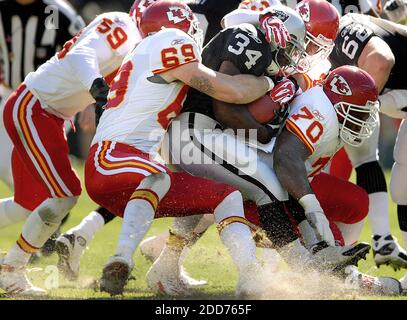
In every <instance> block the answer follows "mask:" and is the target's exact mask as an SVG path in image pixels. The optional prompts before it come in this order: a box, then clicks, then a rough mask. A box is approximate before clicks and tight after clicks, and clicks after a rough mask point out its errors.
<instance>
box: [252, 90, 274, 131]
mask: <svg viewBox="0 0 407 320" xmlns="http://www.w3.org/2000/svg"><path fill="white" fill-rule="evenodd" d="M280 107H281V106H280V104H279V103H277V102H274V101H273V100H271V98H270V95H269V94H268V93H266V94H265V95H264V96H263V97H261V98H260V99H257V100H255V101H253V102H251V103H249V104H248V106H247V108H248V109H249V112H250V114H251V115H252V116H253V118H254V119H256V120H257V121H258V122H260V123H262V124H266V123H269V122H270V121H272V120H273V119H274V116H275V112H276V111H277V110H278V109H280Z"/></svg>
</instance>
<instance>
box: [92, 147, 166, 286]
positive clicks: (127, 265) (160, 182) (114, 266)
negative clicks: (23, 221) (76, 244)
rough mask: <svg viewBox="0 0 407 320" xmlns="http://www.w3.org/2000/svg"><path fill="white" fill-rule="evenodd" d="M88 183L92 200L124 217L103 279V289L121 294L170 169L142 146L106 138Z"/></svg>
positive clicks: (95, 150) (96, 149)
mask: <svg viewBox="0 0 407 320" xmlns="http://www.w3.org/2000/svg"><path fill="white" fill-rule="evenodd" d="M94 159H98V161H97V162H96V163H95V160H94ZM129 159H131V160H129ZM85 184H86V189H87V191H88V194H89V196H90V197H91V198H92V200H94V201H95V202H96V203H98V204H99V205H100V206H102V207H104V208H106V209H108V210H109V211H110V212H112V213H114V214H116V215H119V216H123V217H124V219H123V223H122V229H121V232H120V236H119V241H118V246H117V249H116V254H115V255H114V256H112V257H111V258H110V259H109V261H108V262H107V264H106V265H105V267H104V269H103V275H102V279H101V290H103V291H107V292H109V293H111V294H120V293H122V292H123V288H124V286H125V284H126V282H127V278H128V276H129V274H130V272H131V270H132V268H133V265H134V263H133V254H134V251H135V250H136V248H137V246H138V245H139V243H140V242H141V240H142V239H143V237H144V235H145V233H146V232H147V231H148V228H149V226H150V224H151V222H152V220H153V219H154V215H155V211H156V208H157V206H158V203H159V202H160V200H161V199H162V198H163V197H164V195H165V194H166V193H167V191H168V188H169V187H170V176H169V172H168V171H167V169H166V168H165V167H164V166H162V165H160V164H158V163H155V162H153V161H150V159H149V155H148V154H145V153H144V152H142V151H140V150H137V149H135V148H133V147H131V146H129V145H125V144H120V143H115V142H108V141H105V142H100V143H98V144H96V145H94V146H92V148H91V150H90V153H89V156H88V159H87V162H86V167H85Z"/></svg>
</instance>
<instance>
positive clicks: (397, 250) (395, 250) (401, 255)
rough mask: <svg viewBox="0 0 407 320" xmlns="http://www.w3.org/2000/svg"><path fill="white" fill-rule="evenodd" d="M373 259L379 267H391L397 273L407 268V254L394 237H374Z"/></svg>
mask: <svg viewBox="0 0 407 320" xmlns="http://www.w3.org/2000/svg"><path fill="white" fill-rule="evenodd" d="M372 239H373V258H374V261H375V263H376V266H377V267H380V266H381V265H383V264H385V265H390V266H392V267H393V269H394V270H395V271H397V270H399V269H401V268H407V253H406V251H405V250H404V249H403V248H402V247H401V246H400V245H399V244H398V242H397V239H396V238H395V237H393V236H392V235H390V234H389V235H387V236H380V235H374V236H372Z"/></svg>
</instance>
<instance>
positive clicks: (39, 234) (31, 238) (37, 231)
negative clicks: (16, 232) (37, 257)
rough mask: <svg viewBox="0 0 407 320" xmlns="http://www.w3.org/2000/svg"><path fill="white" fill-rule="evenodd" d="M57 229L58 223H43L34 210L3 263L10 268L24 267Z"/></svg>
mask: <svg viewBox="0 0 407 320" xmlns="http://www.w3.org/2000/svg"><path fill="white" fill-rule="evenodd" d="M58 227H59V223H49V222H47V223H44V221H43V220H42V219H41V218H40V216H39V214H38V212H37V211H36V210H35V211H34V212H33V213H32V214H30V216H29V217H28V219H27V221H26V223H25V224H24V227H23V232H22V233H21V236H20V238H19V239H18V240H17V243H16V244H14V246H13V247H12V248H11V249H10V250H9V252H8V253H7V255H6V257H5V258H4V263H5V264H9V265H12V266H25V265H26V264H27V263H28V260H29V259H30V256H31V254H33V253H35V252H37V251H38V250H39V249H40V248H41V247H42V246H43V245H44V243H45V242H46V241H47V240H48V239H49V237H50V236H51V235H52V234H53V233H54V232H55V231H56V230H57V229H58Z"/></svg>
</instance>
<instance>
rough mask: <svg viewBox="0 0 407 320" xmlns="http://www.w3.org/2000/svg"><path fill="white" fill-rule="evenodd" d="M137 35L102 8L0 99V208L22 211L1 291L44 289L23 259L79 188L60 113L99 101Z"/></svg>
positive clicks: (125, 20)
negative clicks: (8, 191) (1, 147)
mask: <svg viewBox="0 0 407 320" xmlns="http://www.w3.org/2000/svg"><path fill="white" fill-rule="evenodd" d="M140 39H141V38H140V35H139V33H138V30H137V26H136V24H135V23H134V21H133V20H132V19H131V18H130V16H129V15H128V14H127V13H119V12H112V13H106V14H102V15H100V16H98V17H97V18H96V19H95V20H94V21H93V22H91V23H90V24H89V25H88V26H87V27H86V28H85V29H83V30H82V31H81V33H79V34H77V36H75V37H74V38H72V40H70V41H68V42H67V43H66V44H65V45H64V47H63V48H62V50H61V51H59V52H58V53H57V54H56V55H55V56H54V57H53V58H51V59H50V60H48V61H47V62H46V63H45V64H43V65H42V66H40V67H39V68H38V70H37V71H35V72H31V73H29V74H28V75H27V77H26V78H25V80H24V82H23V83H22V84H21V85H20V86H19V87H18V88H17V90H16V91H14V93H13V94H12V95H11V96H10V97H9V99H8V100H7V102H6V105H5V109H4V122H5V126H6V130H7V133H8V135H9V136H10V138H11V140H12V142H13V145H14V152H13V157H12V169H13V177H14V185H15V193H14V198H13V199H8V200H7V201H1V202H0V213H1V214H3V213H4V214H5V212H6V211H7V212H11V211H15V210H20V211H22V210H23V211H24V212H25V216H28V219H27V220H26V222H25V224H24V227H23V231H22V233H21V236H20V237H19V239H18V240H17V242H16V244H15V245H14V246H13V247H12V248H11V249H10V251H9V252H8V254H7V255H6V257H5V258H4V259H3V260H2V263H1V266H0V287H1V288H4V289H5V290H6V291H7V292H8V293H18V294H28V295H31V294H43V293H44V290H42V289H40V288H37V287H34V286H33V285H32V284H31V283H30V282H29V281H28V279H27V278H26V276H25V266H26V264H27V262H28V259H29V258H30V256H31V254H33V253H35V252H37V251H38V250H39V248H41V247H42V246H43V244H44V243H45V241H46V240H47V239H48V238H49V236H50V235H51V234H52V233H54V232H55V230H56V229H57V228H58V227H59V225H60V222H61V220H62V219H63V218H64V217H65V215H66V214H67V212H68V211H69V210H70V209H71V208H72V207H73V206H74V205H75V203H76V201H77V198H78V196H79V194H80V193H81V185H80V181H79V178H78V177H77V175H76V172H75V170H74V169H73V168H72V166H71V164H70V161H69V158H68V145H67V141H66V136H65V133H64V127H63V125H64V121H65V120H66V119H70V118H71V117H72V116H74V115H75V114H76V113H77V112H80V111H82V110H83V109H85V108H86V107H87V106H88V105H89V104H92V103H95V102H96V105H97V106H99V107H100V106H101V105H103V104H104V103H105V102H106V97H107V93H108V89H109V87H108V85H107V82H109V81H111V79H113V77H114V75H115V72H117V69H118V67H119V66H120V65H121V62H122V60H123V58H124V56H125V55H126V53H127V52H128V51H129V50H130V49H132V48H133V47H134V46H135V44H136V43H137V42H139V40H140ZM50 136H52V139H50Z"/></svg>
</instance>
